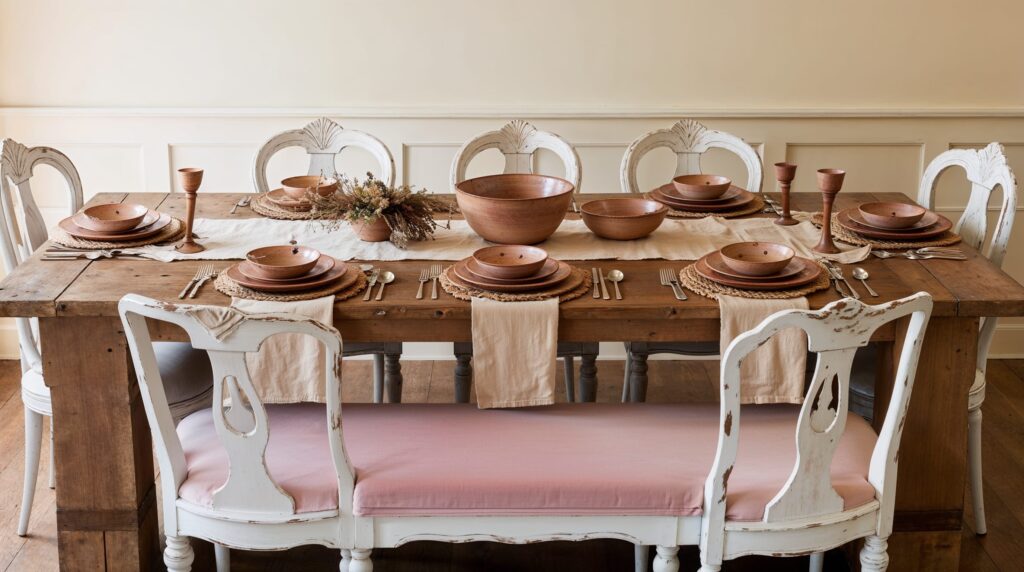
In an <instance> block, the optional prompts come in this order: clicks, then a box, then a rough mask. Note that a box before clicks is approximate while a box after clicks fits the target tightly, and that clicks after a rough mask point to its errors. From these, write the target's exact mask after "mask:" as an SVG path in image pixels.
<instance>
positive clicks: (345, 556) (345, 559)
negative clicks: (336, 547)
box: [338, 548, 352, 572]
mask: <svg viewBox="0 0 1024 572" xmlns="http://www.w3.org/2000/svg"><path fill="white" fill-rule="evenodd" d="M351 563H352V551H351V550H349V549H347V548H342V549H341V563H340V564H338V570H339V571H340V572H348V566H349V564H351Z"/></svg>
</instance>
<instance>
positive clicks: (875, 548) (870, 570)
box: [860, 535, 889, 572]
mask: <svg viewBox="0 0 1024 572" xmlns="http://www.w3.org/2000/svg"><path fill="white" fill-rule="evenodd" d="M888 546H889V542H888V539H887V538H881V537H878V536H875V535H871V536H868V537H867V538H865V539H864V548H862V549H861V550H860V569H861V572H885V569H886V568H888V567H889V554H888V553H887V552H886V548H887V547H888Z"/></svg>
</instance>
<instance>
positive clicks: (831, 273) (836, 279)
mask: <svg viewBox="0 0 1024 572" xmlns="http://www.w3.org/2000/svg"><path fill="white" fill-rule="evenodd" d="M823 263H824V265H825V270H827V271H828V275H829V276H831V277H832V285H833V286H835V288H836V292H839V295H840V296H842V297H843V298H846V297H847V296H848V294H847V293H846V292H843V289H842V288H840V287H839V277H838V276H836V271H835V269H834V268H832V266H831V265H830V264H828V263H827V262H823Z"/></svg>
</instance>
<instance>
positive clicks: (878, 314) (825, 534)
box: [700, 292, 932, 572]
mask: <svg viewBox="0 0 1024 572" xmlns="http://www.w3.org/2000/svg"><path fill="white" fill-rule="evenodd" d="M931 309H932V299H931V296H929V295H928V294H926V293H923V292H921V293H918V294H915V295H914V296H911V297H908V298H904V299H902V300H896V301H894V302H890V303H888V304H883V305H880V306H867V305H864V304H862V303H860V302H859V301H856V300H853V299H850V298H847V299H844V300H840V301H837V302H833V303H832V304H829V305H828V306H826V307H825V308H823V309H822V310H820V311H817V312H809V311H800V310H789V311H783V312H778V313H776V314H774V315H772V316H770V317H768V318H767V319H765V321H764V322H762V323H761V324H760V325H759V326H758V327H756V328H754V329H753V330H751V331H749V332H746V333H744V334H742V335H740V336H738V337H737V338H736V339H735V340H733V342H732V343H731V344H729V347H728V348H727V349H726V352H725V356H724V357H723V359H722V365H721V380H722V381H721V393H720V400H721V401H720V404H721V405H720V406H721V429H720V432H719V439H718V447H717V453H716V455H715V461H714V465H713V467H712V469H711V472H710V473H709V474H708V477H707V481H706V483H705V485H704V499H705V500H704V513H703V516H702V520H701V536H700V555H701V556H700V557H701V572H717V571H718V570H720V569H721V564H722V561H723V560H729V559H732V558H736V557H739V556H743V555H747V554H770V555H779V556H782V555H787V554H791V555H798V554H807V553H809V552H820V551H822V550H827V549H829V548H833V547H836V546H840V545H842V544H845V543H847V542H850V541H852V540H855V539H858V538H865V544H864V548H863V549H862V550H861V553H860V562H861V570H864V571H866V572H876V571H877V572H881V571H884V570H885V569H886V567H887V566H888V561H889V558H888V555H887V554H886V541H887V539H888V537H889V535H890V534H891V533H892V523H893V510H894V508H895V498H896V474H897V461H898V459H899V447H900V436H901V434H902V431H903V422H904V420H905V418H906V415H907V408H908V406H909V403H910V394H911V390H912V389H913V386H914V376H915V374H916V371H917V361H918V357H919V356H920V351H921V342H922V340H923V339H924V332H925V328H926V326H927V323H928V319H929V317H930V316H931ZM908 316H909V320H908V322H907V334H906V338H905V340H904V343H903V346H902V351H901V352H900V361H899V364H898V366H897V370H896V377H895V380H894V383H893V391H892V399H891V401H890V403H889V408H888V410H887V411H886V413H885V421H884V423H883V424H882V428H881V431H880V432H879V434H878V436H877V440H876V439H874V432H873V431H871V429H870V426H869V425H868V424H867V422H866V421H864V420H863V419H861V418H860V417H858V416H856V415H854V416H848V415H847V414H848V407H849V381H850V369H851V366H852V363H853V356H854V354H855V352H856V351H857V350H858V348H862V347H864V346H866V345H867V343H868V340H869V339H870V338H871V335H872V334H873V333H874V331H875V330H877V329H878V328H879V327H881V326H882V325H884V324H886V323H888V322H891V321H893V320H897V319H901V318H905V317H908ZM787 328H800V329H802V330H804V331H805V332H806V333H807V336H808V349H809V350H810V351H812V352H815V353H817V354H818V358H817V365H816V367H815V371H814V377H813V378H812V381H811V384H810V387H809V388H808V391H807V396H806V398H805V400H804V403H803V405H802V406H800V407H799V408H798V409H799V418H798V421H797V423H796V432H795V437H796V440H795V442H796V462H795V463H794V464H793V465H792V469H791V472H790V474H789V478H788V479H787V480H786V482H785V485H784V486H783V487H782V488H781V489H778V492H777V493H775V495H774V497H772V498H771V500H770V501H769V502H768V503H767V504H765V505H763V513H764V514H763V517H762V518H760V519H758V520H757V521H739V520H736V519H734V518H731V515H732V512H733V511H734V510H736V509H735V508H734V507H731V506H730V504H731V503H732V501H731V500H730V499H731V498H732V497H731V495H730V494H729V493H731V492H732V490H731V489H732V486H733V485H734V482H735V481H736V479H737V473H738V472H739V470H740V468H741V467H742V464H743V463H744V460H745V459H749V458H750V457H757V455H758V454H761V455H763V454H765V452H763V451H760V452H759V451H756V450H751V449H750V447H749V444H748V443H746V442H745V439H746V438H750V434H751V432H757V431H762V430H764V428H763V426H761V425H763V424H757V423H755V424H754V425H753V426H751V427H746V426H744V424H743V423H741V421H743V420H744V417H745V416H747V415H749V414H750V412H751V408H750V407H742V408H741V407H740V384H741V383H742V381H741V379H740V363H741V362H742V360H743V359H744V358H745V357H746V356H747V355H748V354H750V353H751V352H752V351H754V350H755V349H757V348H758V347H760V346H761V344H763V343H764V342H765V341H767V340H768V339H770V338H771V337H772V336H773V335H775V334H776V333H778V332H779V331H780V330H784V329H787ZM753 407H765V406H753ZM788 409H789V411H792V409H793V408H788ZM858 431H860V433H859V434H857V432H858ZM851 440H856V441H857V443H856V444H855V445H853V444H851V443H850V441H851ZM790 443H792V441H790V442H789V443H786V444H785V446H790ZM850 445H852V449H846V450H845V451H844V447H847V446H850ZM780 446H783V445H782V444H781V443H780ZM851 451H852V454H851ZM768 454H776V452H775V451H770V452H768ZM856 457H863V458H861V459H860V460H859V461H851V459H852V458H856ZM850 462H868V463H869V469H868V473H867V484H868V485H869V486H867V487H866V489H865V488H864V484H862V483H856V482H850V481H848V480H840V479H837V477H836V475H837V472H838V471H840V470H841V469H839V468H837V465H845V464H847V463H850ZM734 469H737V471H736V472H734ZM865 493H866V496H865ZM740 502H742V501H740ZM820 562H821V561H820V559H812V567H814V566H815V565H820Z"/></svg>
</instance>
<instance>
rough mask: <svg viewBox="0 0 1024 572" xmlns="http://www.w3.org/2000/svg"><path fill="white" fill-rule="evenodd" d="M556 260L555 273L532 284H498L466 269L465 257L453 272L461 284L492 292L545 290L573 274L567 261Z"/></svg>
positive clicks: (457, 263) (456, 264)
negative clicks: (556, 267)
mask: <svg viewBox="0 0 1024 572" xmlns="http://www.w3.org/2000/svg"><path fill="white" fill-rule="evenodd" d="M556 262H557V263H558V270H556V271H555V273H554V274H552V275H551V276H549V277H547V278H545V279H543V280H538V281H536V282H533V283H530V284H498V283H496V282H493V281H492V279H490V278H480V277H479V276H475V275H474V274H473V273H472V272H469V271H468V270H467V269H466V260H465V259H463V260H460V261H458V262H456V263H455V268H454V269H453V270H454V272H452V274H454V278H455V279H457V281H458V282H461V283H462V284H460V286H466V287H470V288H480V289H482V290H490V291H492V292H529V291H531V290H543V289H544V288H550V287H552V286H554V285H556V284H558V283H559V282H561V281H563V280H565V279H566V278H568V277H569V276H570V275H571V274H572V267H571V266H569V265H568V264H566V263H565V262H561V261H556ZM449 276H451V274H449ZM458 282H457V283H458Z"/></svg>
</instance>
